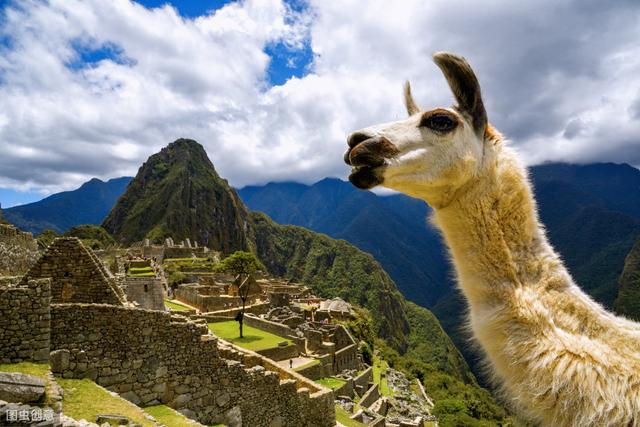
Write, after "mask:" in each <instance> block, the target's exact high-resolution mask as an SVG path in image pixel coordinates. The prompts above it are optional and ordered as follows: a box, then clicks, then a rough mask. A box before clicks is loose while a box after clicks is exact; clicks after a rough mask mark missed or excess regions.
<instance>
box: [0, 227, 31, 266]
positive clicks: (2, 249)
mask: <svg viewBox="0 0 640 427" xmlns="http://www.w3.org/2000/svg"><path fill="white" fill-rule="evenodd" d="M36 259H38V244H37V242H36V241H35V240H34V239H33V235H32V234H31V233H24V232H22V231H20V230H18V229H17V228H16V227H14V226H12V225H8V224H0V276H14V275H19V274H24V273H25V272H26V271H27V270H28V269H29V267H31V265H33V263H34V262H35V261H36Z"/></svg>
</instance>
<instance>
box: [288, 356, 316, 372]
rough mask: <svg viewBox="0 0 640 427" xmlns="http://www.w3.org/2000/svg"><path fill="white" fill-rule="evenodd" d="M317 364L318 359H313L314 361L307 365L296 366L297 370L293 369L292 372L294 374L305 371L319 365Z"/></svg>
mask: <svg viewBox="0 0 640 427" xmlns="http://www.w3.org/2000/svg"><path fill="white" fill-rule="evenodd" d="M319 364H320V361H319V360H318V359H314V360H312V361H311V362H309V363H305V364H304V365H302V366H298V367H297V368H293V370H294V371H296V372H298V371H301V370H303V369H307V368H310V367H312V366H315V365H319Z"/></svg>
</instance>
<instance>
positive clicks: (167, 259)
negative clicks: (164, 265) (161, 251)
mask: <svg viewBox="0 0 640 427" xmlns="http://www.w3.org/2000/svg"><path fill="white" fill-rule="evenodd" d="M208 260H209V259H208V258H165V259H164V262H184V261H196V262H203V261H208Z"/></svg>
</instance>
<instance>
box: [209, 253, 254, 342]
mask: <svg viewBox="0 0 640 427" xmlns="http://www.w3.org/2000/svg"><path fill="white" fill-rule="evenodd" d="M261 268H263V267H262V264H261V263H260V261H258V259H257V258H256V257H255V255H253V254H252V253H251V252H244V251H236V252H234V253H232V254H231V255H229V256H228V257H226V258H225V259H224V260H222V262H221V263H220V265H219V267H218V269H219V270H220V271H225V272H227V273H232V274H234V275H235V276H237V279H236V280H237V281H238V296H239V297H240V299H241V300H242V309H241V311H240V312H238V314H237V315H236V321H237V322H238V325H239V327H240V338H242V337H243V335H242V326H243V322H244V311H245V306H246V303H247V298H248V297H249V291H250V290H251V283H252V280H250V277H249V276H250V275H251V274H252V273H254V272H255V271H256V270H258V269H261Z"/></svg>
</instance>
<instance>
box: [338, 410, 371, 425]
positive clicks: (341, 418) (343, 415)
mask: <svg viewBox="0 0 640 427" xmlns="http://www.w3.org/2000/svg"><path fill="white" fill-rule="evenodd" d="M351 415H352V414H350V413H348V412H347V411H345V410H344V409H342V407H341V406H340V405H336V421H338V422H339V423H340V424H344V425H345V426H347V427H365V425H364V424H362V423H359V422H358V421H354V420H352V419H351V418H349V417H351Z"/></svg>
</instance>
